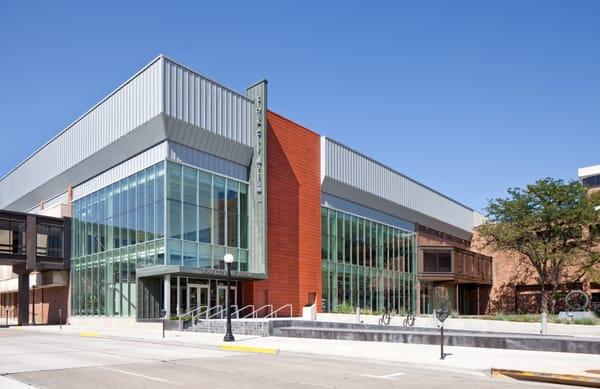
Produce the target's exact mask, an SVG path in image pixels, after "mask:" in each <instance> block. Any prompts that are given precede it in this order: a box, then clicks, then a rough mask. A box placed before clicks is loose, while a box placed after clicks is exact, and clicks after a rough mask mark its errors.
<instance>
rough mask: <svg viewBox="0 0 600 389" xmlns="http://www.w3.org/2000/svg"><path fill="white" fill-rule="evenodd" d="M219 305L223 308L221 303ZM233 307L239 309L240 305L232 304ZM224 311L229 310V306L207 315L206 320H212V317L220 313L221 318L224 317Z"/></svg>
mask: <svg viewBox="0 0 600 389" xmlns="http://www.w3.org/2000/svg"><path fill="white" fill-rule="evenodd" d="M219 307H221V308H223V307H222V306H221V305H219ZM232 307H235V308H236V309H237V307H238V306H237V305H235V304H234V305H232ZM223 312H227V307H225V308H223V309H221V310H220V311H217V312H215V313H213V314H212V315H210V316H209V317H207V318H206V320H210V319H212V318H213V317H215V316H217V315H220V316H221V317H220V319H222V318H223Z"/></svg>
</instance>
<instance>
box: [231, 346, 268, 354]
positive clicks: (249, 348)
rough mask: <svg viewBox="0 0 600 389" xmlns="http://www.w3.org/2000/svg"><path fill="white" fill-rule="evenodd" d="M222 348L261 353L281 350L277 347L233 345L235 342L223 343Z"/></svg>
mask: <svg viewBox="0 0 600 389" xmlns="http://www.w3.org/2000/svg"><path fill="white" fill-rule="evenodd" d="M221 350H227V351H245V352H249V353H260V354H277V353H278V352H279V350H278V349H276V348H264V347H252V346H238V345H233V344H222V345H221Z"/></svg>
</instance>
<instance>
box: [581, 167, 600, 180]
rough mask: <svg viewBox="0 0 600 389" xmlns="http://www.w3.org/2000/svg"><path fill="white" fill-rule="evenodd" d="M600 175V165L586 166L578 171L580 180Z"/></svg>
mask: <svg viewBox="0 0 600 389" xmlns="http://www.w3.org/2000/svg"><path fill="white" fill-rule="evenodd" d="M599 174H600V165H593V166H585V167H580V168H579V169H577V176H578V177H579V178H586V177H590V176H597V175H599Z"/></svg>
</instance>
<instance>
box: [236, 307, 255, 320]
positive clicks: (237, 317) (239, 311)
mask: <svg viewBox="0 0 600 389" xmlns="http://www.w3.org/2000/svg"><path fill="white" fill-rule="evenodd" d="M248 308H252V312H254V304H249V305H246V306H245V307H242V308H240V309H236V310H235V311H233V312H231V316H233V315H235V317H236V319H239V318H240V313H241V312H243V311H244V310H246V309H248ZM253 319H254V317H253Z"/></svg>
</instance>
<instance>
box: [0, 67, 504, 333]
mask: <svg viewBox="0 0 600 389" xmlns="http://www.w3.org/2000/svg"><path fill="white" fill-rule="evenodd" d="M268 102H269V100H268V95H267V82H266V81H261V82H258V83H256V84H254V85H251V86H250V87H248V88H247V90H246V91H245V92H243V93H239V92H236V91H233V90H231V89H228V88H226V87H224V86H223V85H221V84H219V83H217V82H214V81H212V80H210V79H208V78H206V77H204V76H202V75H201V74H199V73H197V72H195V71H193V70H191V69H190V68H188V67H186V66H184V65H181V64H179V63H177V62H175V61H173V60H171V59H169V58H167V57H165V56H162V55H161V56H159V57H157V58H156V59H154V60H153V61H152V62H151V63H150V64H148V65H147V66H146V67H144V68H143V69H142V70H140V71H139V72H138V73H137V74H135V75H134V76H133V77H132V78H130V79H129V80H127V81H126V82H125V83H123V84H122V85H121V86H120V87H118V88H117V89H116V90H115V91H114V92H113V93H111V94H110V95H109V96H107V97H106V98H104V99H103V100H102V101H100V102H99V103H98V104H96V105H95V106H94V107H92V108H91V109H90V110H89V111H88V112H86V113H85V114H84V115H83V116H81V117H79V118H78V119H77V120H75V121H74V122H73V123H72V124H71V125H69V126H68V127H67V128H66V129H64V130H63V131H62V132H60V133H59V134H58V135H56V136H55V137H54V138H53V139H51V140H50V141H49V142H48V143H46V144H45V145H44V146H42V147H41V148H40V149H38V150H37V151H36V152H35V153H34V154H32V155H31V156H30V157H28V158H27V159H25V160H24V161H23V162H22V163H21V164H19V165H18V166H16V167H15V168H14V169H12V170H11V171H10V172H9V173H8V174H7V175H6V176H4V177H3V178H2V179H1V180H0V209H1V210H0V265H3V266H2V270H0V307H1V308H2V311H3V312H2V315H4V311H5V310H6V312H10V313H8V314H9V315H12V316H14V318H16V319H18V321H19V323H20V324H27V323H29V322H32V321H34V322H38V323H42V322H48V323H51V322H57V321H58V320H59V317H60V318H63V317H67V316H68V317H69V320H70V321H71V322H75V321H77V320H79V321H85V320H97V319H102V320H105V321H107V320H129V321H136V320H137V321H143V320H152V319H156V318H158V317H159V316H160V311H161V310H165V311H166V314H167V315H168V316H170V317H173V316H178V315H179V316H182V315H186V314H187V313H189V312H190V311H193V310H198V309H199V308H201V307H205V309H207V310H208V311H213V310H214V312H217V311H218V310H219V309H220V308H222V307H223V306H224V304H225V295H226V292H227V289H226V287H225V285H226V275H227V273H226V271H225V264H224V261H223V258H224V255H225V254H226V253H230V254H232V255H233V256H234V259H235V262H234V263H233V265H232V266H233V267H232V277H233V280H234V282H233V288H232V293H231V301H232V303H233V304H234V305H236V306H237V307H239V308H242V307H245V306H251V307H253V308H252V309H253V310H257V309H259V308H260V307H266V306H269V307H270V308H268V310H265V311H264V312H265V313H266V312H267V311H273V310H276V309H278V308H280V307H284V306H286V307H288V308H290V307H291V310H292V312H293V314H294V315H299V314H300V313H301V310H302V307H303V306H305V305H309V304H316V307H317V310H318V311H319V312H341V311H344V310H345V309H354V308H355V307H360V308H361V309H362V310H363V312H380V311H382V310H383V309H384V307H387V308H388V309H390V310H392V311H394V312H398V313H401V312H407V311H414V312H421V313H428V312H431V310H432V307H433V306H434V305H435V304H436V301H437V300H439V299H444V300H445V301H447V302H448V303H449V304H450V305H451V306H452V308H453V309H455V310H457V311H459V312H461V313H465V314H478V313H484V311H485V306H486V304H487V296H488V295H489V290H490V286H491V283H492V258H490V257H488V256H484V255H480V254H478V253H475V252H473V251H471V250H470V244H471V240H472V236H473V229H474V227H475V226H476V225H478V224H479V223H481V221H482V216H481V215H479V214H478V213H477V212H474V211H473V210H472V209H470V208H468V207H466V206H464V205H462V204H461V203H459V202H457V201H455V200H453V199H451V198H449V197H447V196H445V195H443V194H441V193H439V192H437V191H435V190H433V189H431V188H430V187H428V186H425V185H423V184H421V183H419V182H417V181H415V180H413V179H411V178H409V177H407V176H405V175H403V174H401V173H399V172H397V171H395V170H393V169H392V168H390V167H387V166H385V165H383V164H381V163H379V162H377V161H376V160H375V159H372V158H369V157H367V156H365V155H363V154H361V153H360V152H357V151H355V150H353V149H351V148H348V147H346V146H344V145H343V144H342V143H339V142H337V141H334V140H332V139H330V138H327V137H325V136H321V135H319V134H318V133H316V132H314V131H312V130H310V129H307V128H305V127H303V126H301V125H299V124H297V123H296V122H294V121H291V120H290V119H288V118H285V117H283V116H281V115H279V114H277V113H275V112H272V111H270V110H269V105H268ZM9 308H10V309H9ZM59 310H61V312H60V314H59ZM60 320H62V319H60Z"/></svg>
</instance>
